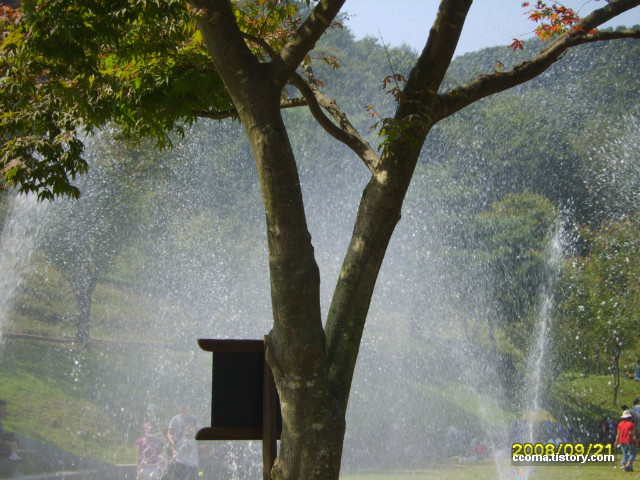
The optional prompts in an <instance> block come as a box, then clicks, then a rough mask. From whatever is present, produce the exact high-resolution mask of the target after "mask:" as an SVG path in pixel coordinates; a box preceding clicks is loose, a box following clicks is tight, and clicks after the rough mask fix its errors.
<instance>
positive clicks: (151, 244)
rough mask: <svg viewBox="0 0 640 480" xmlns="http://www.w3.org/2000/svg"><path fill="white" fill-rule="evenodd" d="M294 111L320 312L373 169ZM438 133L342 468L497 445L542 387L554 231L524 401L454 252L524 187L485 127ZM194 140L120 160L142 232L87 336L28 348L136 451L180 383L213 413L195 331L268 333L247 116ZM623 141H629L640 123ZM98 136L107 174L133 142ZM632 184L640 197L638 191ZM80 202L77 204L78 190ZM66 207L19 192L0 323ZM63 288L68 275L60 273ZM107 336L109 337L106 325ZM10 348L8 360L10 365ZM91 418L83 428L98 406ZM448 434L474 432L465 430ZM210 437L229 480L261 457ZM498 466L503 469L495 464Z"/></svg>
mask: <svg viewBox="0 0 640 480" xmlns="http://www.w3.org/2000/svg"><path fill="white" fill-rule="evenodd" d="M285 117H286V119H287V122H288V123H289V124H290V126H291V136H292V144H293V145H294V148H296V156H297V158H298V159H299V160H300V177H301V183H302V188H303V193H304V198H305V206H306V207H307V211H308V222H309V228H310V231H311V234H312V236H313V244H314V248H315V254H316V258H317V261H318V264H319V268H320V271H321V278H322V284H321V301H322V311H323V312H326V311H328V306H329V303H330V298H331V295H332V293H333V287H334V285H333V283H332V282H333V281H334V279H336V278H337V276H338V274H339V271H340V267H341V260H342V258H341V254H342V253H343V252H344V251H345V249H346V247H347V244H348V240H349V236H350V234H351V230H352V225H353V220H354V218H355V214H356V208H357V205H358V201H359V197H360V195H361V191H362V189H363V188H364V186H365V184H366V181H367V180H368V172H367V170H366V169H364V168H362V167H361V165H360V164H359V163H358V161H357V160H356V159H354V158H353V155H352V153H351V152H350V151H349V150H348V149H346V147H342V146H340V145H337V144H336V143H335V142H332V143H331V144H330V145H327V142H326V139H324V138H323V137H322V136H321V135H316V134H315V132H316V131H317V125H316V124H315V123H313V122H312V121H309V120H308V118H306V116H305V115H303V114H296V113H289V112H287V113H286V114H285ZM629 121H630V122H631V123H632V124H633V121H634V120H633V119H632V120H629ZM635 122H636V125H637V120H635ZM365 130H366V127H365ZM211 132H214V133H211ZM454 133H455V130H454ZM431 135H432V137H433V138H430V143H429V145H430V146H429V147H428V149H427V151H426V152H425V153H424V159H425V160H424V161H423V162H421V164H420V165H419V167H418V170H417V172H416V177H415V181H414V182H413V184H412V187H411V190H410V192H409V195H408V197H407V200H406V202H405V206H404V209H403V219H402V221H401V222H400V223H399V225H398V227H397V231H396V233H395V234H394V236H393V238H392V240H391V244H390V246H389V250H388V255H387V257H386V259H385V261H384V264H383V267H382V271H381V273H380V277H379V280H378V282H377V286H376V291H375V294H374V297H373V301H372V304H371V308H370V315H369V319H368V323H367V327H366V329H365V332H364V337H363V342H362V345H361V349H360V356H359V361H358V366H357V368H356V372H355V377H354V383H353V388H352V394H351V398H350V403H349V410H348V419H347V424H348V426H349V427H348V429H347V434H346V438H345V454H344V461H343V464H344V468H345V470H357V469H359V468H363V466H366V468H368V469H371V470H375V469H378V468H380V469H382V468H389V467H393V466H402V467H404V468H423V467H424V466H425V465H433V464H443V463H445V462H447V461H448V458H449V457H450V456H457V457H463V456H464V455H466V454H467V453H465V451H466V450H468V449H467V448H465V449H464V450H465V451H463V449H460V451H458V450H456V448H457V447H458V446H460V445H464V446H465V447H466V446H468V444H469V443H471V440H472V438H473V437H474V436H476V437H477V436H480V435H486V436H487V437H488V438H487V442H488V444H490V445H493V450H495V451H500V450H504V449H507V448H508V445H509V444H508V432H509V429H510V426H511V425H510V424H511V422H512V421H513V420H514V419H515V412H516V411H517V410H522V409H525V408H538V407H539V406H542V400H541V398H542V397H541V396H540V394H539V392H540V391H541V390H542V389H541V385H542V384H543V383H544V382H543V380H544V379H543V376H542V374H543V372H544V365H545V353H546V352H547V350H548V343H547V342H548V331H549V327H550V323H549V322H550V313H551V310H552V308H551V307H552V306H553V298H552V289H551V286H552V283H553V282H552V279H553V278H554V275H556V274H557V267H558V262H559V259H560V255H561V252H562V241H561V240H562V231H561V228H558V230H557V232H556V235H555V236H554V241H553V242H552V245H553V247H552V248H551V249H550V253H549V255H548V258H549V271H550V272H553V274H550V275H549V276H547V277H545V278H544V279H543V280H542V283H543V284H544V285H547V288H544V289H543V293H542V294H541V299H540V312H539V315H538V316H537V318H538V325H537V326H536V327H535V328H534V332H536V335H535V338H536V339H537V343H536V344H535V345H533V346H531V347H530V349H529V351H530V353H531V355H530V357H529V366H528V367H527V369H526V371H527V372H533V373H536V375H537V378H535V377H536V376H535V375H534V377H533V378H531V379H530V380H529V382H530V383H529V384H528V385H527V386H526V387H525V388H524V391H525V392H526V398H524V399H520V402H517V401H514V398H513V397H516V396H517V395H514V392H513V391H512V390H513V386H514V384H515V382H514V381H513V379H512V378H511V377H512V376H515V375H516V373H514V372H516V370H517V369H516V368H514V365H513V364H512V363H506V362H505V358H504V357H502V356H501V355H500V354H499V353H496V352H495V351H493V350H492V347H491V343H490V340H489V339H488V338H487V336H486V329H487V324H488V319H490V318H491V316H492V315H493V313H492V311H491V308H490V306H489V304H488V302H487V301H486V299H485V298H484V295H485V293H486V291H487V290H488V289H489V288H490V287H491V283H492V280H493V279H492V278H485V277H483V276H482V275H478V274H477V273H476V272H474V271H470V272H467V275H466V276H461V275H458V276H456V275H457V274H459V272H460V271H461V270H465V269H467V268H468V267H469V265H468V264H465V263H464V262H465V261H467V260H468V257H462V260H461V259H460V258H458V257H456V255H457V254H458V253H459V251H458V250H459V249H460V248H461V247H460V245H459V243H462V242H461V241H460V238H459V237H458V235H459V234H460V231H462V230H464V227H465V225H466V223H467V222H468V221H469V218H472V217H473V216H474V215H476V214H477V213H478V212H480V211H483V210H485V209H487V207H488V205H489V204H490V203H491V202H493V201H495V200H496V197H497V198H500V195H502V194H504V192H505V191H511V190H515V191H520V188H521V185H520V184H518V185H511V184H500V185H498V186H497V187H496V189H497V190H498V191H499V194H493V195H492V194H490V193H489V192H491V190H492V188H493V187H494V185H493V183H492V182H493V179H491V178H488V177H489V174H487V173H486V172H483V168H487V167H486V163H485V162H486V158H484V156H483V155H484V153H483V148H485V146H484V145H482V142H480V141H478V142H472V145H471V146H469V145H467V144H464V145H463V144H460V145H458V144H456V143H455V139H453V140H452V139H451V138H450V137H447V136H446V135H445V134H444V133H442V132H440V131H439V130H438V129H435V130H434V131H433V132H432V133H431ZM439 135H440V136H439ZM632 135H636V136H634V137H632ZM105 137H106V136H105ZM186 138H187V139H188V141H186V140H181V139H176V142H175V143H176V145H175V149H174V150H173V151H171V152H168V153H162V154H156V153H153V154H148V156H150V157H154V158H152V159H151V160H149V162H150V163H152V164H153V165H154V169H153V172H152V174H151V175H149V176H148V177H147V176H144V175H142V176H139V175H130V174H129V173H121V174H119V175H116V179H117V178H118V177H119V178H121V179H122V178H124V179H131V178H133V179H134V181H132V182H131V183H132V185H133V186H134V188H136V189H138V190H139V191H140V192H139V193H141V197H140V198H139V202H140V204H141V205H142V207H141V208H142V209H143V221H142V222H141V224H140V225H137V224H136V225H130V226H131V227H132V228H134V227H135V229H136V230H138V231H137V232H136V235H133V236H131V237H130V238H127V240H126V242H125V243H124V246H120V247H118V248H121V249H120V250H118V255H115V257H114V262H115V263H113V264H112V265H111V266H110V268H109V269H108V270H107V272H106V273H105V276H104V277H103V281H102V282H101V284H100V286H99V288H102V290H101V291H100V292H99V295H96V299H95V305H94V310H93V316H92V321H93V324H92V330H91V332H92V339H93V341H92V343H91V347H90V349H89V350H85V349H83V348H81V347H79V346H77V345H74V344H73V343H69V344H62V346H60V345H53V344H47V345H46V346H39V347H38V348H32V349H29V350H28V352H29V354H33V355H38V358H40V359H41V364H42V365H43V366H44V367H47V366H49V365H62V367H61V368H62V369H63V370H64V374H65V375H66V376H67V378H68V379H69V391H70V392H71V393H72V394H77V395H78V396H82V397H85V398H88V399H90V400H91V401H93V402H95V403H96V404H98V405H100V406H101V410H102V411H101V412H100V413H104V414H105V416H106V417H107V422H108V423H109V425H111V426H112V427H113V428H112V429H110V431H104V432H97V431H89V430H90V427H88V429H87V430H88V431H86V432H79V435H78V437H79V438H80V439H82V438H88V439H93V438H95V437H97V436H98V437H99V436H101V435H102V436H105V437H106V436H108V435H114V436H119V438H121V443H122V450H123V451H126V452H132V451H133V449H134V442H135V439H136V438H137V435H138V434H139V432H138V430H139V426H140V425H141V424H142V422H143V421H146V420H150V421H152V422H153V423H154V424H155V425H156V426H157V427H158V429H159V430H160V431H164V430H165V429H166V425H167V423H168V419H169V418H170V416H171V415H172V414H174V413H175V411H176V407H177V405H178V404H179V403H180V402H181V401H182V400H184V398H189V399H191V402H192V404H193V405H192V406H193V409H194V410H195V413H196V415H197V416H198V417H199V419H200V421H201V423H203V424H205V423H206V422H207V421H208V419H209V417H208V415H209V402H210V387H211V385H210V377H211V365H210V357H209V356H208V354H207V353H204V352H201V351H200V350H198V348H197V347H196V343H195V340H196V339H197V338H245V339H256V338H262V336H263V335H264V334H265V333H267V332H268V330H269V328H270V324H271V321H270V319H271V311H270V302H269V277H268V262H267V259H268V257H267V253H266V249H265V241H264V239H265V232H264V213H263V207H262V205H261V199H260V189H259V187H258V185H257V182H256V179H255V174H254V167H253V161H252V158H251V153H250V149H249V146H248V144H247V142H246V140H245V139H244V136H243V133H242V129H241V127H240V126H238V125H237V124H234V123H233V122H223V123H216V124H211V123H208V122H199V123H198V124H196V125H194V126H192V127H190V128H188V129H187V134H186ZM489 138H490V141H494V139H492V138H491V137H490V136H489ZM625 138H626V137H625ZM628 138H633V139H636V138H637V132H635V134H634V133H633V132H630V133H629V136H628ZM495 141H496V142H499V139H498V140H495ZM633 141H636V142H637V140H633ZM636 144H637V143H636ZM490 146H492V145H490ZM88 148H89V151H88V157H89V159H90V164H91V165H93V167H91V168H90V174H89V175H90V176H91V172H92V171H93V172H95V171H98V168H97V167H95V165H94V163H92V162H98V161H103V162H104V163H106V164H107V166H109V164H110V162H111V161H112V160H114V159H113V158H111V159H110V157H109V155H116V156H118V155H124V154H123V153H122V152H121V151H120V152H119V151H118V149H116V148H114V147H113V144H112V143H111V142H110V141H108V140H106V138H105V139H101V138H98V139H96V141H95V142H93V143H92V144H91V145H89V147H88ZM492 148H493V147H492ZM611 148H612V149H616V148H618V146H612V147H611ZM625 148H630V147H628V146H626V147H625ZM318 152H322V153H321V155H319V153H318ZM141 153H144V152H142V150H141V151H135V152H134V154H141ZM606 153H608V152H606ZM597 154H598V152H595V153H593V155H594V156H596V155H597ZM319 156H320V157H322V158H321V159H320V160H323V161H318V157H319ZM603 156H605V154H604V153H603ZM452 158H454V159H458V158H463V159H465V160H466V163H465V164H463V163H462V162H460V163H455V165H454V166H453V167H452V166H451V162H448V160H451V159H452ZM116 160H117V159H116ZM144 160H145V162H146V161H147V160H148V159H146V158H145V159H144ZM115 163H117V162H114V164H115ZM461 165H462V166H461ZM627 165H628V164H627ZM111 167H113V168H115V166H114V165H111ZM627 168H634V167H631V166H629V167H627ZM467 175H468V176H469V177H471V178H472V180H471V181H469V183H464V181H465V180H464V179H463V178H462V177H463V176H467ZM485 175H486V177H485ZM636 178H637V176H636ZM112 181H114V179H110V180H107V179H106V178H103V177H100V176H98V177H89V178H88V179H87V180H86V183H85V184H83V196H84V198H85V199H91V198H100V197H101V196H103V195H105V192H106V191H107V190H108V189H109V188H111V187H112V185H110V182H112ZM447 188H449V189H450V191H446V192H445V193H443V194H442V196H441V197H438V198H435V199H434V198H431V197H429V196H428V195H430V194H432V193H433V192H437V193H440V192H441V190H446V189H447ZM632 190H633V189H632V188H630V189H629V191H630V192H631V191H632ZM473 195H476V196H477V198H476V197H473ZM634 195H636V196H634ZM631 197H632V198H631V199H630V201H631V202H637V193H633V192H632V195H631ZM79 202H80V203H79V205H84V203H83V202H84V201H83V200H82V198H81V199H80V201H79ZM60 203H61V204H62V203H63V202H60ZM65 205H67V206H66V207H64V208H67V207H69V208H71V210H70V213H68V214H66V217H67V219H68V220H64V218H62V219H61V220H60V222H61V223H62V230H63V231H64V230H66V232H67V234H68V235H67V236H68V237H69V239H70V240H71V241H73V240H74V239H77V238H80V236H81V235H80V233H79V231H80V230H82V229H83V228H86V227H87V224H86V223H84V224H83V223H82V222H75V223H74V222H72V221H71V218H73V217H79V215H77V214H76V210H74V208H76V207H74V204H73V202H71V203H70V204H69V203H66V202H65ZM58 208H62V207H57V206H56V205H55V204H54V205H52V206H47V205H46V204H37V203H36V202H34V201H33V199H32V198H28V197H27V198H25V197H21V196H18V197H16V199H15V200H14V205H13V207H12V210H11V213H10V214H9V215H8V217H7V220H6V221H5V225H4V229H3V232H2V250H1V251H0V282H2V283H0V287H1V291H3V292H5V291H6V292H8V293H9V294H8V295H4V302H5V303H3V304H0V329H1V330H2V331H3V332H6V331H8V330H10V329H15V328H17V327H19V326H20V322H19V319H16V316H15V309H16V307H17V305H16V302H15V300H16V297H19V299H20V302H24V301H25V296H26V299H28V295H29V294H30V293H33V292H34V290H36V289H37V285H38V284H37V282H34V283H33V285H29V287H30V288H31V290H28V291H27V293H26V294H25V293H24V292H23V293H22V296H20V291H21V289H22V290H24V289H25V285H24V284H22V285H21V281H20V279H21V278H35V279H37V280H40V279H42V276H41V275H42V273H41V272H34V269H37V267H35V266H34V265H30V262H29V259H30V258H32V255H31V252H33V251H36V250H38V248H39V245H41V243H42V242H41V240H42V238H43V236H45V237H46V236H47V233H46V229H47V222H46V221H43V217H46V216H47V215H48V214H49V212H48V211H47V209H58ZM78 208H80V207H78ZM51 216H52V217H53V215H51ZM63 217H64V216H63ZM58 218H60V217H58ZM238 219H241V222H238ZM133 222H134V220H131V221H130V223H133ZM114 248H115V247H114ZM39 262H44V263H46V262H45V261H44V260H42V259H39ZM42 265H43V263H39V266H42ZM52 281H53V280H52ZM532 281H534V280H532ZM535 281H539V279H536V280H535ZM58 285H59V286H60V288H61V289H66V290H68V286H66V287H65V286H64V282H63V281H59V282H58ZM11 299H13V300H11ZM64 300H65V302H66V303H67V304H68V305H67V312H66V313H65V314H59V315H58V312H56V315H54V317H55V318H53V319H37V320H38V321H40V322H41V323H42V324H48V323H52V322H53V323H56V324H59V325H61V326H62V328H63V329H66V330H64V331H65V332H66V331H68V330H69V329H68V323H69V318H68V317H69V316H70V315H71V313H69V312H72V311H73V305H72V304H73V299H72V297H71V296H70V295H69V294H68V292H67V294H66V296H64ZM3 312H4V313H3ZM98 319H99V320H98ZM137 325H140V326H137ZM106 334H110V335H111V336H110V337H108V338H104V337H103V335H106ZM19 347H20V348H22V347H23V344H20V346H19ZM20 348H18V346H14V347H12V346H10V345H7V346H3V352H2V353H3V354H4V355H6V356H9V355H18V354H19V350H20ZM6 356H5V358H4V359H0V363H1V362H5V363H6V362H7V358H6ZM506 360H509V359H506ZM44 367H43V368H44ZM531 392H536V393H535V394H533V395H531ZM516 400H517V399H516ZM530 400H532V401H533V403H532V404H530V403H529V401H530ZM75 413H77V412H70V414H75ZM87 424H88V425H91V423H90V419H89V418H87ZM62 425H63V426H64V420H62ZM451 427H455V429H454V430H452V429H451ZM463 429H464V430H466V431H465V432H463V431H462V430H463ZM111 430H112V431H111ZM455 432H458V433H460V434H463V433H464V443H460V442H459V438H457V437H455V435H457V433H455ZM208 447H209V449H210V453H209V458H210V461H209V462H210V471H212V472H213V471H216V469H218V471H219V470H225V475H227V478H233V479H243V478H254V477H256V476H257V475H256V473H257V472H259V471H260V458H259V450H260V449H259V447H258V445H257V444H256V443H255V442H235V443H215V444H212V445H209V446H208ZM129 455H130V453H129ZM503 475H506V473H505V472H504V471H503V470H501V469H500V468H498V467H496V476H503Z"/></svg>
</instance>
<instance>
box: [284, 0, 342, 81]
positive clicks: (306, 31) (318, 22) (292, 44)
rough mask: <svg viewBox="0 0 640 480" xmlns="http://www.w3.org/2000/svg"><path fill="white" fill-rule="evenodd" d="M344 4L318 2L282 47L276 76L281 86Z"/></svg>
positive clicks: (324, 0) (323, 0) (327, 1)
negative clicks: (277, 75)
mask: <svg viewBox="0 0 640 480" xmlns="http://www.w3.org/2000/svg"><path fill="white" fill-rule="evenodd" d="M344 2H345V0H320V1H319V2H318V4H317V5H316V6H315V8H314V9H313V11H312V12H311V14H310V15H309V16H308V17H307V19H306V20H305V21H304V22H303V23H302V25H300V27H299V28H298V31H297V32H296V33H295V35H294V36H293V38H291V40H289V42H288V43H287V44H286V45H285V46H284V48H283V49H282V51H281V52H280V56H279V62H278V63H279V66H278V74H279V77H280V80H281V81H282V83H283V85H284V83H286V82H287V81H288V80H289V78H290V77H291V76H292V75H293V74H294V73H295V71H296V69H297V68H298V66H299V65H300V63H301V62H302V60H304V57H305V55H307V53H309V52H310V51H311V50H312V49H313V47H314V46H315V44H316V42H317V41H318V40H319V39H320V37H321V36H322V34H323V33H324V32H325V31H326V30H327V28H329V26H330V25H331V22H332V21H333V19H334V18H335V17H336V15H337V14H338V12H339V11H340V9H341V8H342V5H343V4H344Z"/></svg>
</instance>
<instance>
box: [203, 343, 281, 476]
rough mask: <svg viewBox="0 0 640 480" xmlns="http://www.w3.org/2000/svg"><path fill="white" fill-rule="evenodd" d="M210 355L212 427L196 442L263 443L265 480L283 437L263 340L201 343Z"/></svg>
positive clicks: (276, 396) (207, 428) (275, 393)
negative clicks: (256, 441) (232, 441)
mask: <svg viewBox="0 0 640 480" xmlns="http://www.w3.org/2000/svg"><path fill="white" fill-rule="evenodd" d="M198 345H200V348H202V349H203V350H205V351H207V352H212V353H213V369H212V382H211V383H212V386H211V426H210V427H205V428H202V429H200V430H199V431H198V433H196V440H262V463H263V476H264V478H265V479H268V478H270V476H271V467H272V466H273V462H274V461H275V458H276V454H277V440H278V439H279V438H280V433H281V431H282V416H281V414H280V400H279V398H278V393H277V391H276V387H275V383H274V381H273V374H272V373H271V369H270V368H269V366H268V365H267V362H266V361H265V359H264V341H263V340H209V339H199V340H198Z"/></svg>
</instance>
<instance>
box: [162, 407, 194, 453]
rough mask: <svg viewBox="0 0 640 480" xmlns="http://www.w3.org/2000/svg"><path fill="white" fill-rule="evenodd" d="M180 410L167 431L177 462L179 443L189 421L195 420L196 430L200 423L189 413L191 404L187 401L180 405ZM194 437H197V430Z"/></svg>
mask: <svg viewBox="0 0 640 480" xmlns="http://www.w3.org/2000/svg"><path fill="white" fill-rule="evenodd" d="M178 412H179V413H178V415H176V416H175V417H173V418H172V419H171V421H170V422H169V430H168V431H167V438H168V439H169V444H170V445H171V458H172V461H173V462H174V463H175V462H176V455H177V452H178V450H177V448H178V444H179V443H180V440H182V439H183V438H184V436H185V425H186V423H187V421H193V423H194V424H195V425H196V430H197V425H198V420H197V419H196V417H195V416H193V415H191V414H190V413H189V405H187V404H186V403H183V404H181V405H179V406H178ZM193 437H194V439H195V432H194V433H193Z"/></svg>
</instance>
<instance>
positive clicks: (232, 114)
mask: <svg viewBox="0 0 640 480" xmlns="http://www.w3.org/2000/svg"><path fill="white" fill-rule="evenodd" d="M308 104H309V103H308V102H307V100H306V99H305V98H288V99H285V100H282V101H280V109H281V110H285V109H287V108H297V107H306V106H307V105H308ZM193 114H194V115H195V116H196V117H200V118H209V119H212V120H224V119H225V118H237V117H238V111H237V110H236V109H235V108H230V109H229V110H220V111H208V110H201V111H195V112H193Z"/></svg>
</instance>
